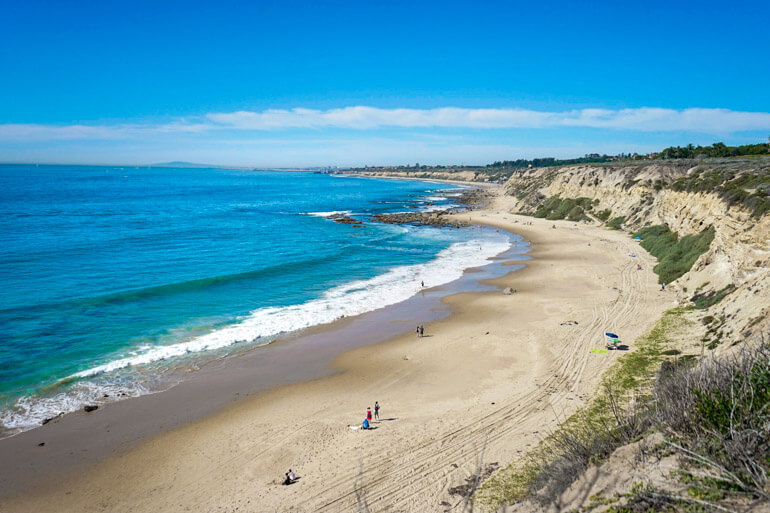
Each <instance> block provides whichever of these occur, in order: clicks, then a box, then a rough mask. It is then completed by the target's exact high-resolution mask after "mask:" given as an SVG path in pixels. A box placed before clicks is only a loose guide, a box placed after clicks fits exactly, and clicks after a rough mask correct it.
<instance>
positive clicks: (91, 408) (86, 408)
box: [83, 404, 99, 413]
mask: <svg viewBox="0 0 770 513" xmlns="http://www.w3.org/2000/svg"><path fill="white" fill-rule="evenodd" d="M98 409H99V407H98V406H97V405H95V404H87V405H85V406H83V411H84V412H86V413H89V412H92V411H94V410H98Z"/></svg>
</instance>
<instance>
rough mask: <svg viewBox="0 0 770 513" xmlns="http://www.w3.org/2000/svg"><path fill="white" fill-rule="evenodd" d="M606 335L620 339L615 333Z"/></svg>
mask: <svg viewBox="0 0 770 513" xmlns="http://www.w3.org/2000/svg"><path fill="white" fill-rule="evenodd" d="M605 335H607V336H608V337H610V338H620V337H618V336H617V335H615V334H614V333H605Z"/></svg>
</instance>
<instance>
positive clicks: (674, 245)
mask: <svg viewBox="0 0 770 513" xmlns="http://www.w3.org/2000/svg"><path fill="white" fill-rule="evenodd" d="M714 233H715V231H714V227H713V226H711V227H709V228H706V229H705V230H703V231H702V232H700V233H699V234H697V235H687V236H685V237H682V238H681V239H680V238H679V237H678V236H677V234H676V233H674V232H672V231H671V230H670V229H669V227H668V226H666V225H656V226H649V227H647V228H642V229H641V230H639V231H638V232H636V233H635V234H634V237H641V238H642V247H643V248H644V249H646V250H647V251H648V252H649V253H650V254H651V255H653V256H654V257H656V258H657V259H658V265H656V266H655V267H654V268H653V271H654V272H655V273H656V274H657V275H658V283H670V282H672V281H674V280H676V279H677V278H679V277H680V276H682V275H683V274H684V273H686V272H687V271H689V270H690V269H691V268H692V266H693V264H694V263H695V261H696V260H697V259H698V257H699V256H701V255H702V254H703V253H705V252H706V251H708V249H709V246H710V245H711V241H712V240H714Z"/></svg>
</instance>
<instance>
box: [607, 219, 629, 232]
mask: <svg viewBox="0 0 770 513" xmlns="http://www.w3.org/2000/svg"><path fill="white" fill-rule="evenodd" d="M625 222H626V218H625V217H623V216H620V217H615V218H613V219H611V220H610V221H609V222H607V227H609V228H612V229H613V230H620V228H621V227H622V226H623V223H625Z"/></svg>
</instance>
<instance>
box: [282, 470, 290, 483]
mask: <svg viewBox="0 0 770 513" xmlns="http://www.w3.org/2000/svg"><path fill="white" fill-rule="evenodd" d="M282 484H283V485H284V486H287V485H290V484H291V478H290V477H289V473H288V472H286V479H284V480H283V483H282Z"/></svg>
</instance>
